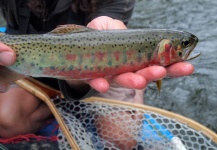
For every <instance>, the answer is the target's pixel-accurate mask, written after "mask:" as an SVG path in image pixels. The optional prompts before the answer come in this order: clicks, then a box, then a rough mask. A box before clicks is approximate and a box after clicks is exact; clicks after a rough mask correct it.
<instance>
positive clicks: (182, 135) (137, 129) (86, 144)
mask: <svg viewBox="0 0 217 150" xmlns="http://www.w3.org/2000/svg"><path fill="white" fill-rule="evenodd" d="M54 103H55V105H56V107H57V108H58V110H59V112H60V114H61V116H62V117H63V120H64V121H65V123H66V124H67V126H68V128H69V131H70V133H71V134H72V136H73V137H74V139H75V141H76V142H77V144H78V146H79V148H80V149H81V150H87V149H88V150H185V149H188V150H195V149H198V150H216V149H217V145H216V143H214V142H213V141H212V139H210V138H208V137H206V136H205V135H204V134H203V133H201V132H200V131H196V130H194V129H192V128H190V127H188V126H187V125H185V124H183V123H180V122H179V121H177V120H176V119H171V118H168V117H165V116H163V115H161V114H157V113H154V112H151V111H146V110H143V109H139V108H134V107H130V106H125V105H115V104H108V103H104V102H84V101H75V102H72V101H66V100H64V99H55V100H54ZM58 142H59V148H60V149H61V150H66V149H71V147H70V145H69V144H68V142H67V139H66V138H65V137H64V134H63V133H62V131H61V130H60V131H59V134H58Z"/></svg>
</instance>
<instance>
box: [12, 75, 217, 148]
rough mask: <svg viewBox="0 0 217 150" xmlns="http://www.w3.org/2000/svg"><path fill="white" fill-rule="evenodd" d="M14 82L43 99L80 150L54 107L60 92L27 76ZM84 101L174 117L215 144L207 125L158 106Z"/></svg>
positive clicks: (213, 136) (101, 100)
mask: <svg viewBox="0 0 217 150" xmlns="http://www.w3.org/2000/svg"><path fill="white" fill-rule="evenodd" d="M16 84H17V85H19V86H20V87H22V88H24V89H26V90H27V91H29V92H30V93H32V94H33V95H35V96H37V97H39V98H40V99H41V100H43V101H44V102H45V103H46V104H47V105H48V107H49V108H50V110H51V112H52V113H53V115H54V117H55V118H56V120H57V122H58V123H59V126H60V128H61V130H62V132H63V134H64V135H65V137H66V139H67V141H68V143H69V145H70V147H71V148H72V149H73V150H80V148H79V146H78V144H77V142H76V140H75V139H74V137H73V136H72V135H71V133H70V131H69V128H68V127H67V125H66V124H65V122H64V120H63V118H62V117H61V114H60V113H59V111H58V109H57V108H56V106H55V104H54V103H53V101H52V99H53V98H58V97H62V98H63V96H62V94H61V93H60V92H59V91H56V90H54V89H52V88H50V87H48V86H46V85H44V84H42V83H40V82H38V81H36V80H34V79H32V78H27V79H22V80H18V81H16ZM83 101H84V102H91V103H96V102H103V103H108V104H113V105H117V106H118V105H122V106H123V105H124V106H129V107H134V108H139V109H143V110H146V111H151V112H154V113H157V114H160V115H162V116H166V117H168V118H171V119H175V120H177V121H178V122H180V123H182V124H184V125H186V126H187V127H190V128H192V129H194V130H196V131H198V132H200V133H202V134H203V135H204V136H205V137H207V138H209V139H210V140H211V141H213V142H214V143H215V144H217V134H216V133H215V132H213V131H212V130H210V129H208V128H207V127H205V126H203V125H201V124H200V123H198V122H196V121H194V120H192V119H190V118H187V117H184V116H182V115H179V114H176V113H173V112H169V111H167V110H163V109H160V108H156V107H151V106H147V105H140V104H132V103H127V102H123V101H117V100H111V99H105V98H99V97H90V98H87V99H85V100H83Z"/></svg>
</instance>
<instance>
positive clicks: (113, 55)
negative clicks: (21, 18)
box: [0, 26, 198, 79]
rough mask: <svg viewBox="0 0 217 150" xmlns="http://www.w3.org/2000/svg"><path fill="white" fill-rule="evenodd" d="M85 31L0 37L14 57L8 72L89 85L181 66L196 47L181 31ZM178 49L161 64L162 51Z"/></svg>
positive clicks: (190, 36) (163, 53) (194, 38)
mask: <svg viewBox="0 0 217 150" xmlns="http://www.w3.org/2000/svg"><path fill="white" fill-rule="evenodd" d="M66 28H67V26H66ZM84 28H85V27H82V26H81V29H82V30H81V32H79V30H76V31H73V30H70V31H69V32H67V33H55V32H50V33H47V34H38V35H4V36H0V41H1V42H2V43H4V44H6V45H8V46H10V47H11V48H12V49H14V50H15V51H16V54H17V60H16V63H15V64H14V65H13V66H11V67H9V69H11V70H13V71H15V72H17V73H20V74H23V75H27V76H33V77H53V78H65V79H67V78H72V79H91V78H97V77H103V76H111V75H116V74H120V73H124V72H129V71H136V70H139V69H142V68H144V67H147V66H150V65H162V66H166V65H170V64H172V63H175V62H178V61H183V59H182V58H183V57H184V55H185V52H186V51H189V49H190V51H192V49H193V48H194V47H195V45H196V43H197V41H198V39H197V38H196V37H195V36H194V35H192V34H190V33H187V32H181V31H171V30H145V29H128V30H105V31H99V30H93V29H88V28H85V29H86V30H85V31H83V29H84ZM54 31H56V30H54ZM57 31H58V28H57ZM165 40H168V41H165ZM183 40H185V41H189V43H190V41H191V43H190V45H188V46H185V47H183V45H182V44H183ZM162 41H164V42H162ZM192 41H193V42H192ZM168 42H169V43H168ZM164 44H167V45H170V48H167V49H166V48H165V45H164ZM177 47H181V49H179V51H182V56H177V55H175V54H174V56H172V57H173V59H171V58H170V57H169V59H170V60H169V61H171V60H173V61H171V62H169V64H167V63H165V62H166V57H165V56H166V55H167V56H169V55H168V54H167V53H166V52H165V51H166V50H167V51H170V50H171V49H172V48H173V49H174V51H177ZM159 52H161V53H162V56H161V55H160V53H159ZM174 53H176V52H174ZM171 54H172V53H171V52H170V55H171ZM177 54H178V53H177ZM163 55H165V56H163Z"/></svg>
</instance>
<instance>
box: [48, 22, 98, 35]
mask: <svg viewBox="0 0 217 150" xmlns="http://www.w3.org/2000/svg"><path fill="white" fill-rule="evenodd" d="M91 30H94V29H91V28H88V27H85V26H80V25H75V24H67V25H59V26H57V28H55V29H54V30H52V31H51V32H49V33H50V34H57V35H63V34H69V33H79V32H88V31H91Z"/></svg>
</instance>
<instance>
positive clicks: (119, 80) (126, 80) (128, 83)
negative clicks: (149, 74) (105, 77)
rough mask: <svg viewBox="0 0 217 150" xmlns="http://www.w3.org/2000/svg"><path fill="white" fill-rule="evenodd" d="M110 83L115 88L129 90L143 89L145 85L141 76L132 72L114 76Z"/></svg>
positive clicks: (145, 82)
mask: <svg viewBox="0 0 217 150" xmlns="http://www.w3.org/2000/svg"><path fill="white" fill-rule="evenodd" d="M110 82H111V83H113V84H114V85H115V86H120V87H125V88H131V89H143V88H144V87H145V86H146V85H147V80H146V79H145V78H144V77H143V76H141V75H139V74H135V73H132V72H128V73H124V74H121V75H118V76H115V77H113V78H112V79H111V81H110Z"/></svg>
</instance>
